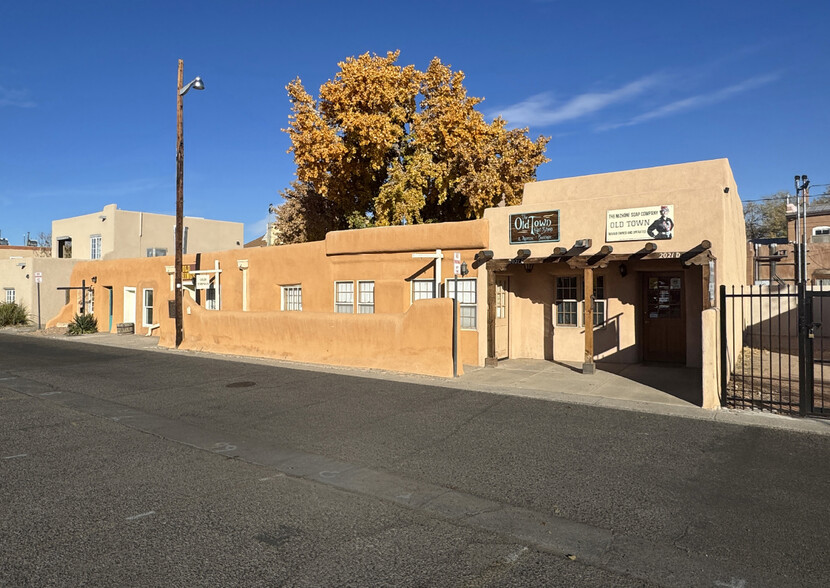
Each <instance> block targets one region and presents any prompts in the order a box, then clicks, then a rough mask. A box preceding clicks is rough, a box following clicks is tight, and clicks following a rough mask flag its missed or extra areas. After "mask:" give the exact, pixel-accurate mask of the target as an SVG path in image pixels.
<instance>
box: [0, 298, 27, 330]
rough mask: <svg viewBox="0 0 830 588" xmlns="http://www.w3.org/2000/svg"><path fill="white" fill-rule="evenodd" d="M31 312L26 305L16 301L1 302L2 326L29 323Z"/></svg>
mask: <svg viewBox="0 0 830 588" xmlns="http://www.w3.org/2000/svg"><path fill="white" fill-rule="evenodd" d="M28 324H29V313H28V312H26V307H25V306H23V305H22V304H18V303H16V302H4V303H2V304H0V327H8V326H12V325H28Z"/></svg>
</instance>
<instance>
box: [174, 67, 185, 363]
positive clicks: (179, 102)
mask: <svg viewBox="0 0 830 588" xmlns="http://www.w3.org/2000/svg"><path fill="white" fill-rule="evenodd" d="M183 81H184V61H182V60H181V59H179V83H178V86H177V88H176V134H177V142H176V236H175V239H176V244H175V245H176V261H175V266H176V267H175V270H174V271H175V272H176V275H175V280H174V283H175V286H176V288H175V292H174V297H175V304H174V308H175V311H174V314H175V315H176V347H178V346H179V345H181V342H182V241H183V240H184V121H183V112H182V109H183V102H184V101H183V98H184V96H183V95H182V83H183Z"/></svg>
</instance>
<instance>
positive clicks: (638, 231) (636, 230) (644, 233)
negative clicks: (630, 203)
mask: <svg viewBox="0 0 830 588" xmlns="http://www.w3.org/2000/svg"><path fill="white" fill-rule="evenodd" d="M673 236H674V205H673V204H663V205H661V206H647V207H643V208H623V209H620V210H609V211H608V212H607V213H606V225H605V240H606V241H607V242H609V243H610V242H612V241H651V240H661V239H671V238H672V237H673Z"/></svg>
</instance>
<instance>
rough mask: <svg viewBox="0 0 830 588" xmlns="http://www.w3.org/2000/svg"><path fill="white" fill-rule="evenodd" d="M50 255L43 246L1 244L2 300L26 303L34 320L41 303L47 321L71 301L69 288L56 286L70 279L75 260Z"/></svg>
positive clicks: (0, 279)
mask: <svg viewBox="0 0 830 588" xmlns="http://www.w3.org/2000/svg"><path fill="white" fill-rule="evenodd" d="M48 255H49V251H48V249H47V250H45V251H44V250H43V248H41V247H29V246H22V245H21V246H11V245H0V303H3V302H15V303H17V304H20V305H22V306H24V307H25V308H26V310H27V311H28V313H29V316H30V318H31V320H32V322H33V323H35V324H37V321H38V307H39V308H40V318H41V320H42V322H43V323H45V322H46V321H47V320H48V319H50V318H51V317H53V316H55V315H56V314H57V313H59V312H60V311H61V309H62V308H63V307H64V306H65V305H66V303H67V301H68V298H67V296H66V292H65V291H60V290H58V289H57V288H58V287H59V286H63V285H66V284H68V283H69V278H70V276H71V275H72V266H73V265H74V264H73V262H72V260H66V259H53V258H51V257H48ZM38 303H39V304H38Z"/></svg>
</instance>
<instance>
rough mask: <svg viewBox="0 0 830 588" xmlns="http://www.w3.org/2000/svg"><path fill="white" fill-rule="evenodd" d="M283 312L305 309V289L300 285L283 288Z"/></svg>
mask: <svg viewBox="0 0 830 588" xmlns="http://www.w3.org/2000/svg"><path fill="white" fill-rule="evenodd" d="M280 309H281V310H298V311H299V310H302V309H303V287H302V285H300V284H292V285H290V286H282V302H281V304H280Z"/></svg>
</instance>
